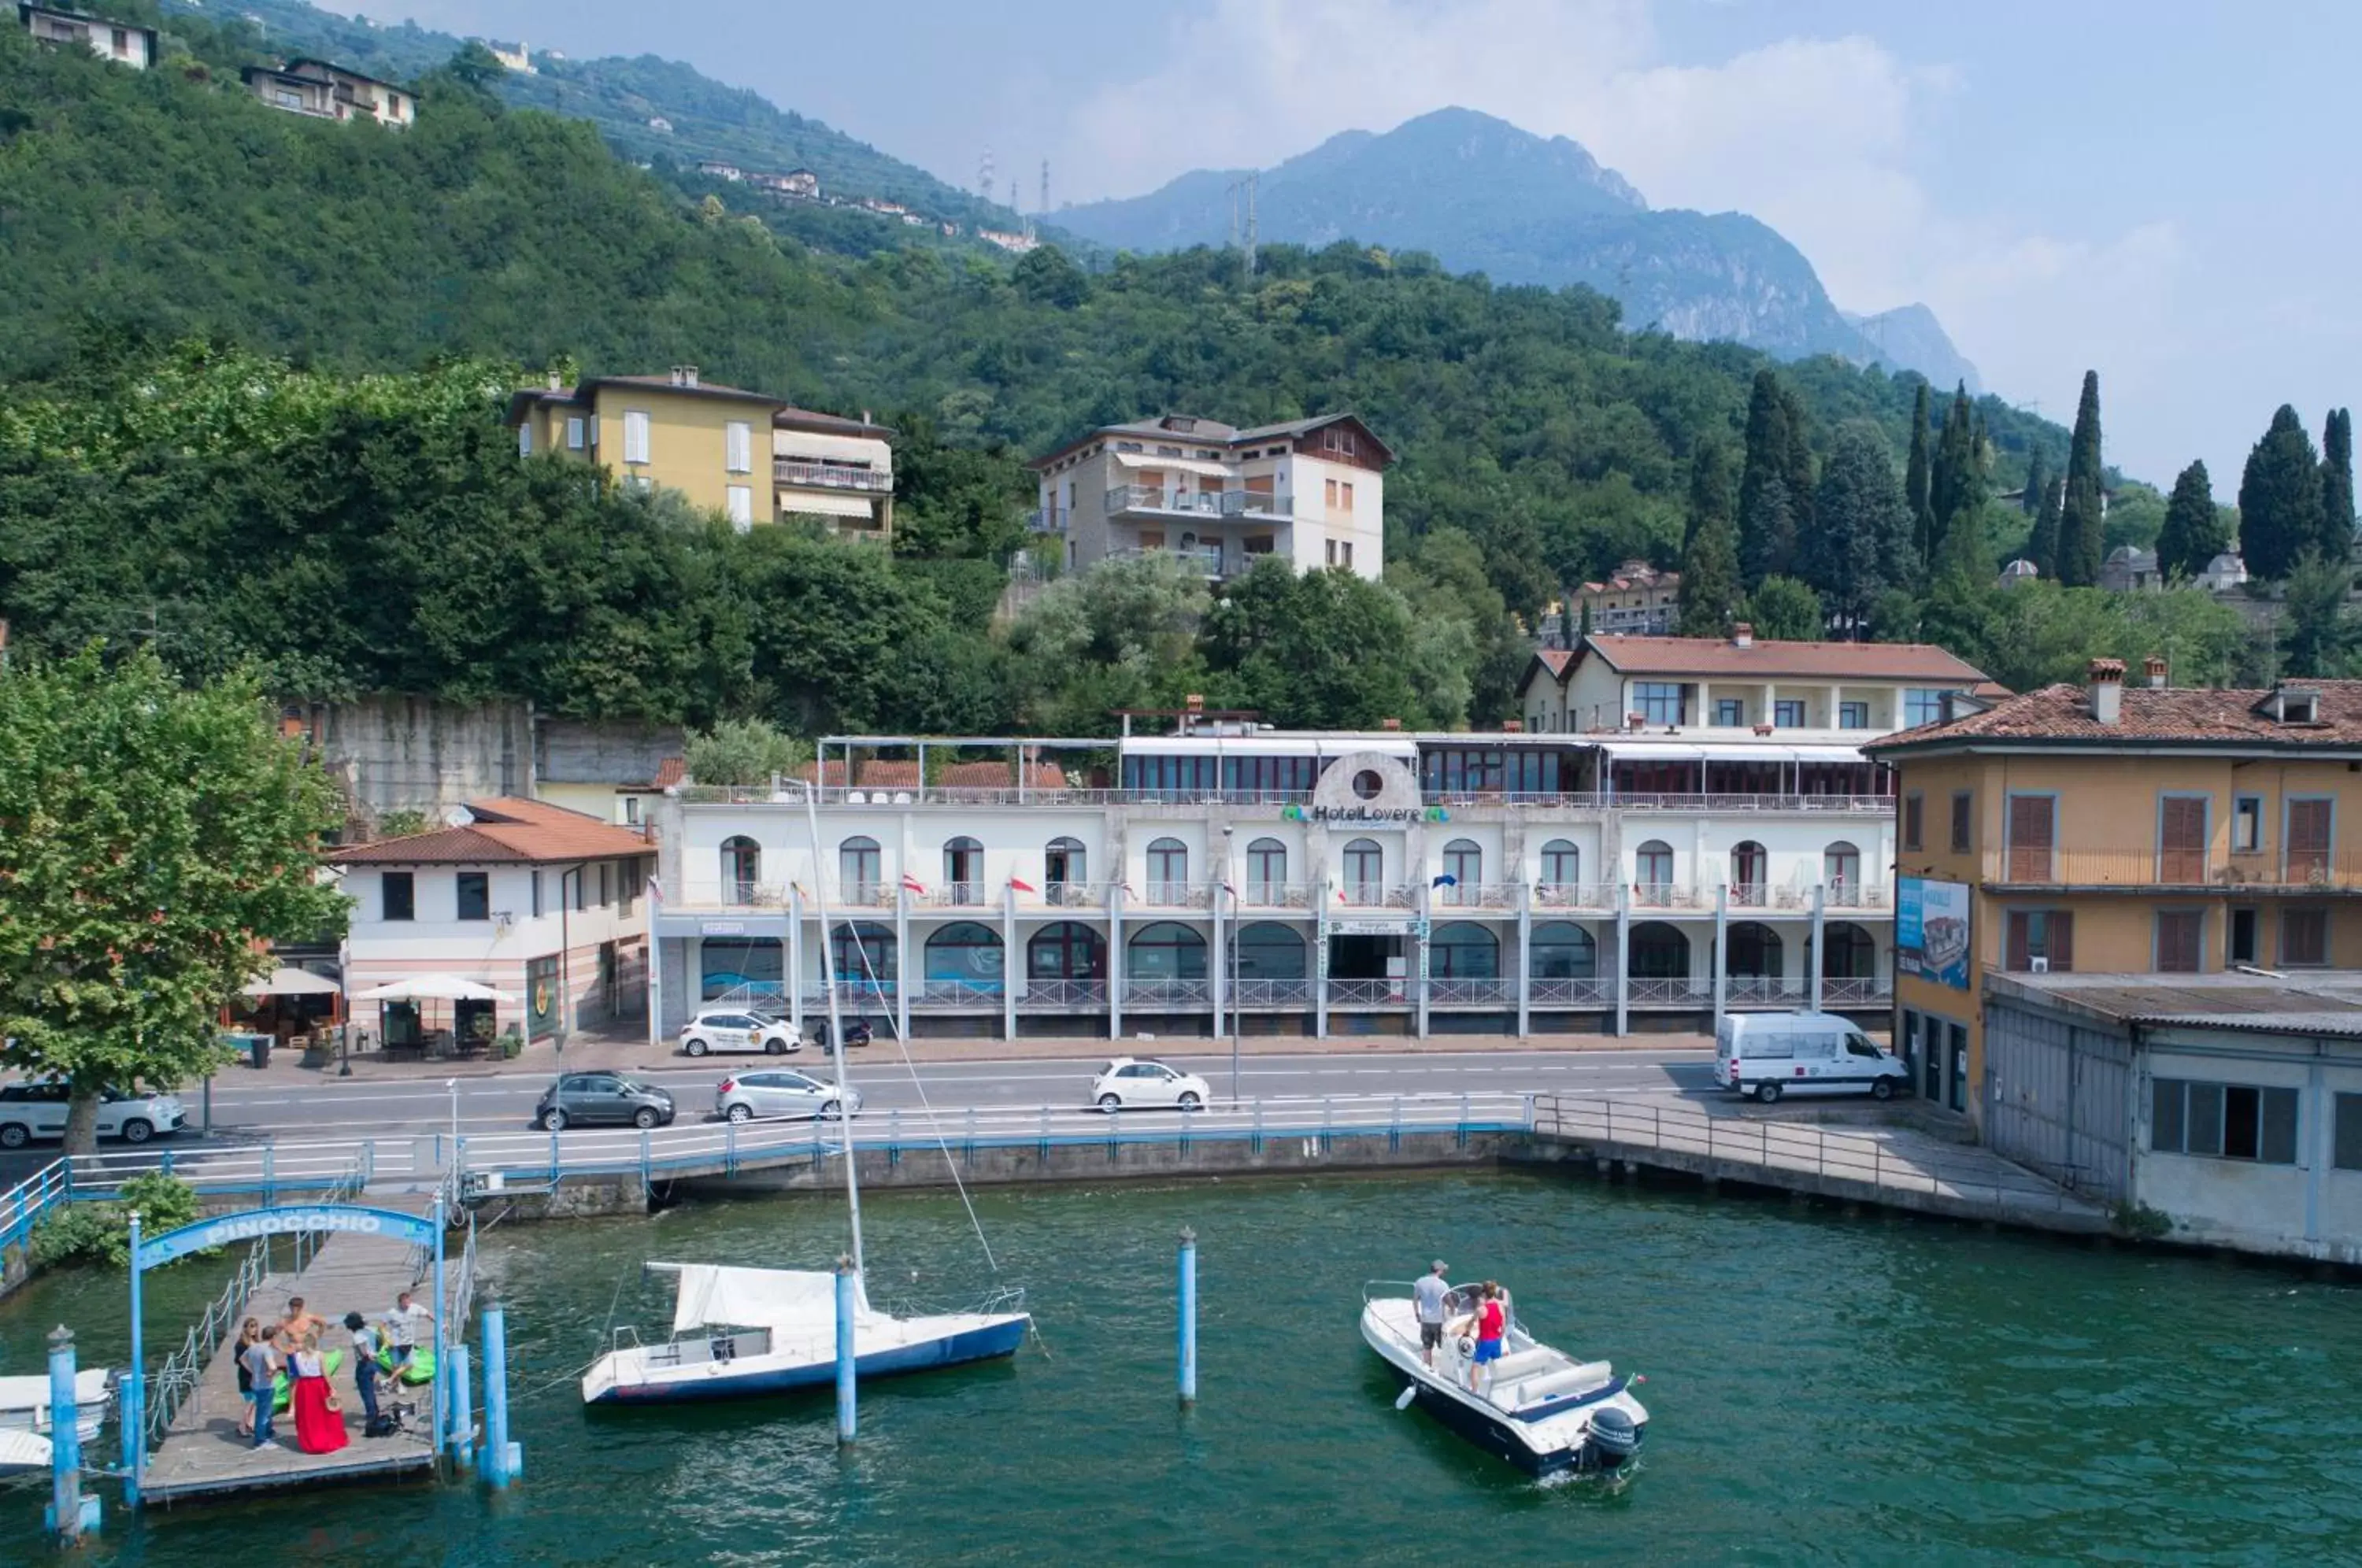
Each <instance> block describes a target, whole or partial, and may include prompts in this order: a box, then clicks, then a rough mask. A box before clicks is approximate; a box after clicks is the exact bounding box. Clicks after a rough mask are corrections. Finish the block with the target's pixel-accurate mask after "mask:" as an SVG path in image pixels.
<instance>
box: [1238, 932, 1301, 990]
mask: <svg viewBox="0 0 2362 1568" xmlns="http://www.w3.org/2000/svg"><path fill="white" fill-rule="evenodd" d="M1238 944H1239V951H1238V966H1239V988H1240V993H1241V995H1240V999H1241V1000H1242V1001H1245V1000H1247V999H1250V998H1252V999H1255V1000H1258V1001H1270V1000H1275V999H1277V996H1276V993H1278V992H1280V991H1286V992H1289V993H1291V994H1300V993H1301V992H1302V990H1303V985H1302V982H1303V980H1304V977H1305V975H1306V971H1307V965H1306V963H1305V955H1304V948H1305V943H1304V933H1302V932H1300V931H1297V930H1296V929H1295V928H1294V927H1292V926H1286V925H1282V924H1280V923H1279V922H1277V921H1271V920H1259V921H1253V922H1249V923H1247V924H1245V925H1242V926H1241V927H1239V934H1238ZM1258 982H1261V985H1260V986H1258V984H1257V983H1258ZM1275 982H1286V983H1285V984H1275ZM1259 990H1260V991H1266V992H1271V993H1274V994H1273V995H1258V994H1257V993H1258V991H1259Z"/></svg>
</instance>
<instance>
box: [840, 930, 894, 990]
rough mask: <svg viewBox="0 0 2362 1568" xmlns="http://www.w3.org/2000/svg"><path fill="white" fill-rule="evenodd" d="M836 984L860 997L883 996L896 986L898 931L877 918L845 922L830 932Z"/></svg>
mask: <svg viewBox="0 0 2362 1568" xmlns="http://www.w3.org/2000/svg"><path fill="white" fill-rule="evenodd" d="M828 950H829V962H830V964H831V965H832V966H833V967H834V969H835V972H836V983H837V984H838V985H840V986H850V987H851V988H853V990H854V994H855V995H856V996H861V995H867V996H878V997H882V996H885V995H887V994H888V993H889V992H890V991H892V990H893V988H894V977H895V975H896V973H897V972H898V970H897V966H896V965H895V962H894V957H895V951H894V930H893V928H892V927H891V926H885V925H879V924H878V923H877V922H876V921H867V920H864V921H844V922H840V923H839V924H838V925H837V926H836V927H835V928H834V929H833V930H832V931H831V932H830V933H828Z"/></svg>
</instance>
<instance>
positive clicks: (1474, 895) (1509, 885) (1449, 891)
mask: <svg viewBox="0 0 2362 1568" xmlns="http://www.w3.org/2000/svg"><path fill="white" fill-rule="evenodd" d="M1522 886H1524V884H1522V883H1518V882H1454V883H1451V884H1450V885H1448V886H1445V887H1441V888H1438V889H1435V890H1434V892H1433V893H1432V894H1431V895H1429V899H1428V902H1429V904H1430V905H1432V906H1433V907H1434V908H1436V909H1440V910H1446V909H1449V910H1513V909H1516V908H1517V907H1518V889H1519V888H1520V887H1522Z"/></svg>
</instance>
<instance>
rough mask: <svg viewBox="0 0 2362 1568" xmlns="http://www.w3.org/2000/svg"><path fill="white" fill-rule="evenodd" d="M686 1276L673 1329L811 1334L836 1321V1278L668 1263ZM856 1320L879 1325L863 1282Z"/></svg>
mask: <svg viewBox="0 0 2362 1568" xmlns="http://www.w3.org/2000/svg"><path fill="white" fill-rule="evenodd" d="M663 1266H665V1267H668V1268H672V1269H677V1270H679V1274H680V1284H679V1294H678V1295H677V1296H675V1297H673V1309H672V1331H673V1332H674V1333H676V1334H680V1333H686V1332H688V1331H690V1330H691V1329H702V1328H731V1329H780V1330H792V1331H800V1332H810V1331H812V1330H814V1329H816V1328H822V1327H826V1326H829V1325H832V1324H833V1323H834V1322H835V1321H836V1275H833V1274H823V1273H820V1272H818V1271H816V1270H811V1269H785V1268H727V1267H723V1265H721V1264H665V1265H663ZM853 1316H854V1321H855V1322H856V1323H861V1322H874V1321H877V1314H876V1313H874V1312H872V1311H871V1310H870V1309H869V1298H868V1297H867V1295H866V1293H865V1292H864V1291H863V1290H862V1288H861V1281H860V1280H859V1279H858V1278H856V1279H855V1281H854V1282H853Z"/></svg>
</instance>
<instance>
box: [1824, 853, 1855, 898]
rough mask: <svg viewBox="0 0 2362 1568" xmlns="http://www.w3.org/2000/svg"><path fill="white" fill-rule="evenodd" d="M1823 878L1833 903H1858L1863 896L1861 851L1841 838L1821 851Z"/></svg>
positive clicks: (1828, 895) (1827, 895) (1828, 896)
mask: <svg viewBox="0 0 2362 1568" xmlns="http://www.w3.org/2000/svg"><path fill="white" fill-rule="evenodd" d="M1821 880H1822V881H1824V882H1826V883H1827V884H1828V891H1827V894H1826V895H1825V896H1826V897H1827V900H1828V901H1829V902H1830V903H1833V904H1850V903H1858V902H1860V898H1861V851H1860V850H1859V849H1856V848H1855V847H1854V846H1853V845H1850V844H1848V843H1846V842H1845V841H1844V840H1843V839H1839V840H1838V842H1837V843H1835V844H1833V845H1829V846H1828V848H1827V849H1825V850H1823V851H1822V852H1821Z"/></svg>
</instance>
